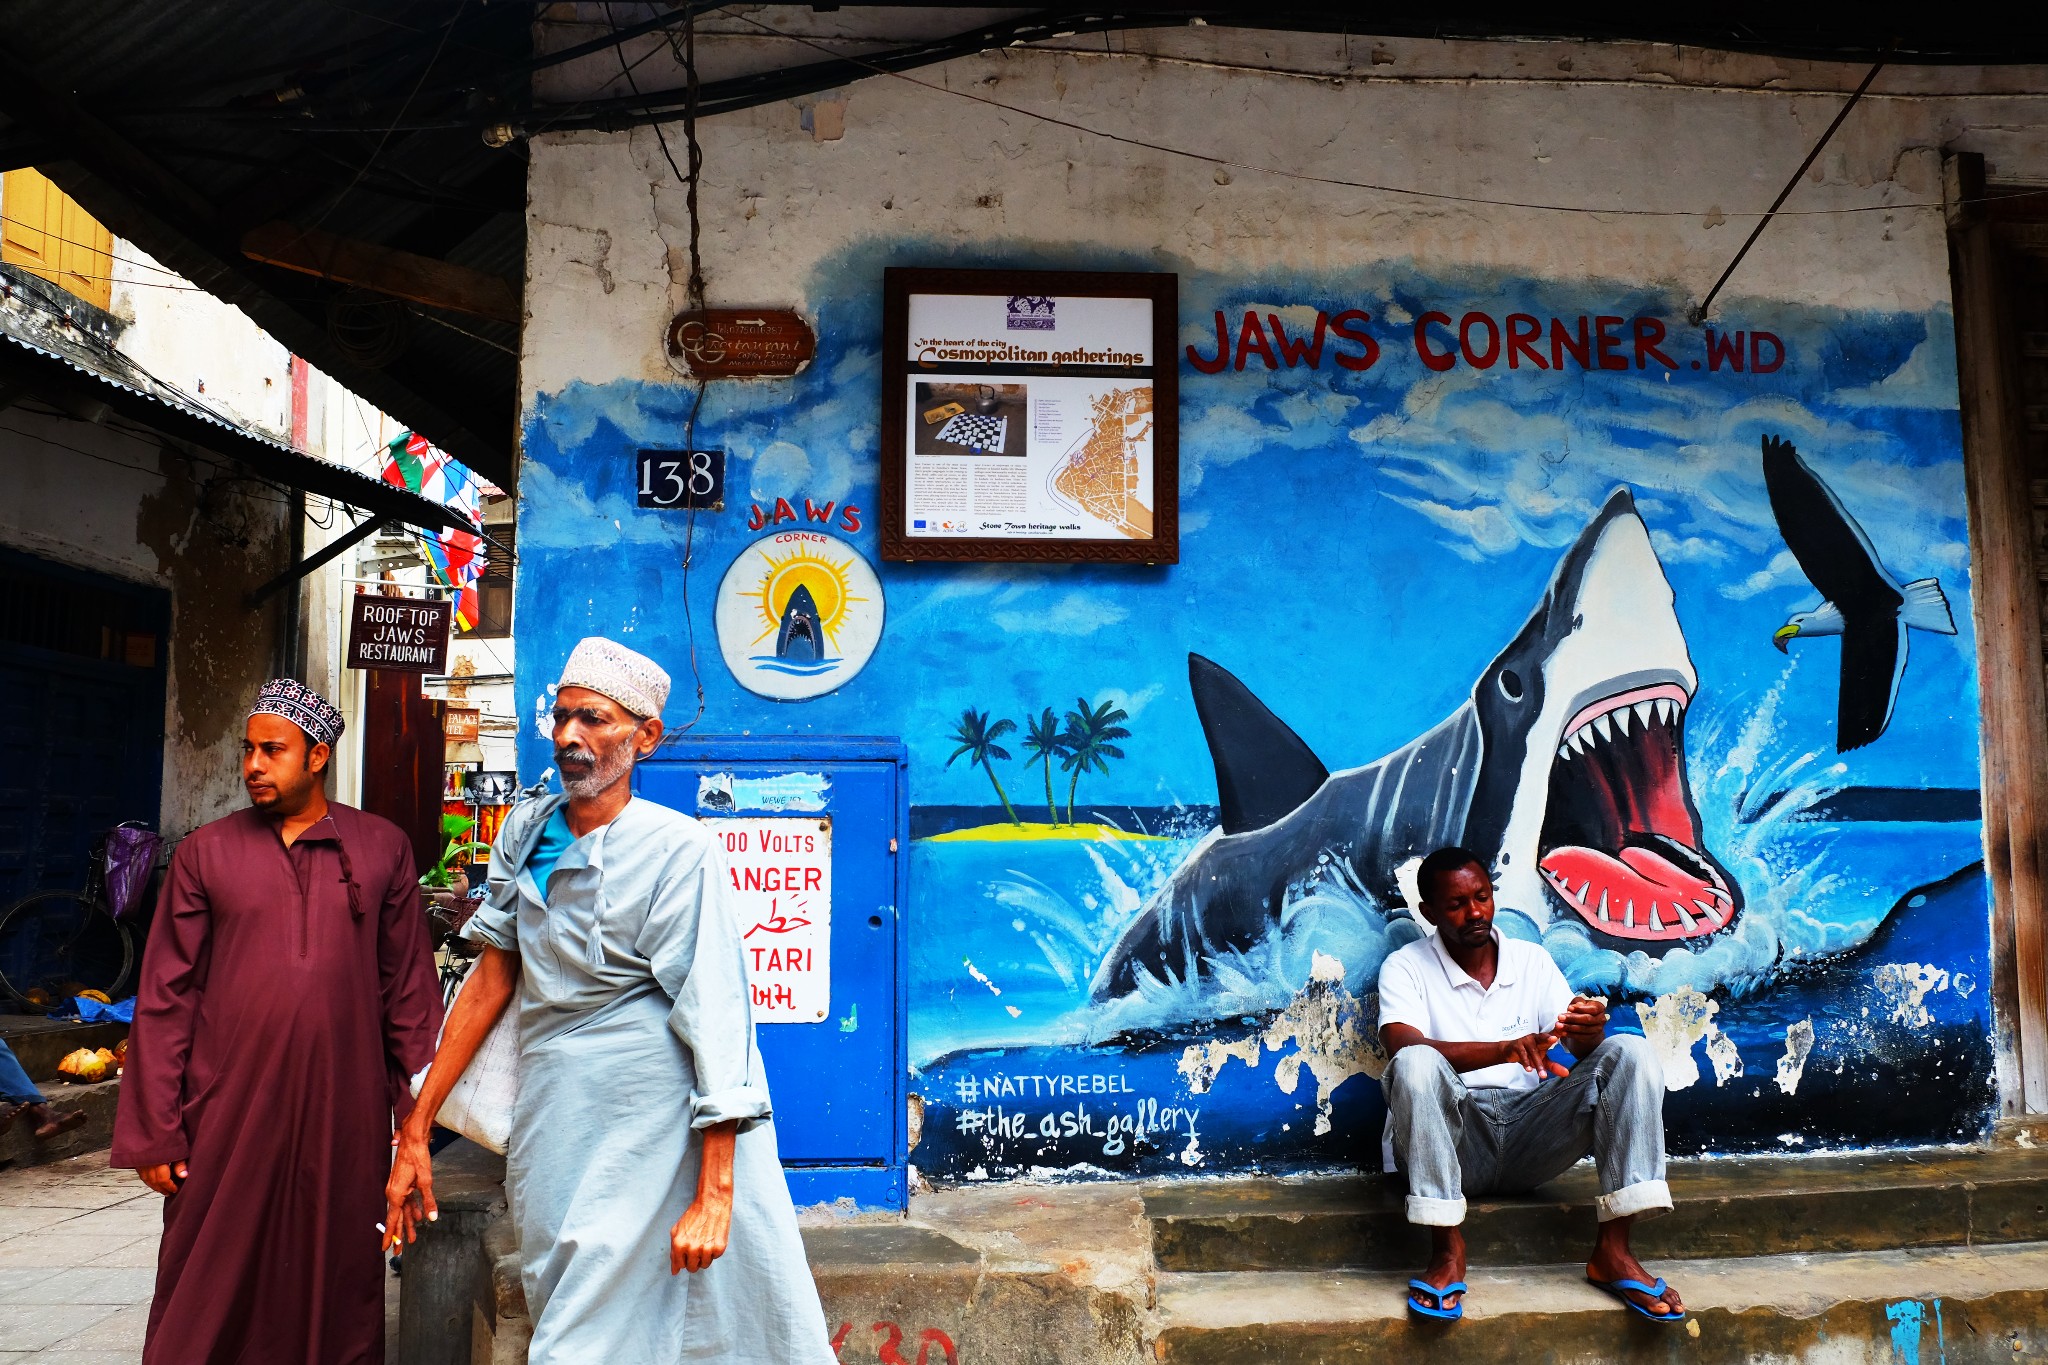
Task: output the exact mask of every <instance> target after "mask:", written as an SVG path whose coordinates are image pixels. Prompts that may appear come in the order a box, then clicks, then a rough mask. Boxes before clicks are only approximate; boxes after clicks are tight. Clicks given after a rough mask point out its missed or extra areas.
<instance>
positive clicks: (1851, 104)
mask: <svg viewBox="0 0 2048 1365" xmlns="http://www.w3.org/2000/svg"><path fill="white" fill-rule="evenodd" d="M1882 70H1884V59H1883V58H1879V59H1878V61H1877V64H1876V65H1875V66H1873V67H1871V68H1870V72H1869V74H1868V75H1866V76H1865V77H1864V78H1863V84H1861V85H1859V86H1857V87H1856V90H1855V92H1854V93H1853V94H1851V95H1850V96H1849V99H1848V101H1847V102H1846V103H1845V104H1843V105H1842V107H1841V109H1839V110H1838V111H1836V114H1835V121H1834V122H1833V123H1830V124H1829V125H1828V127H1827V131H1826V132H1824V133H1822V134H1821V135H1820V140H1819V141H1818V142H1816V143H1814V144H1813V150H1812V151H1810V152H1808V153H1807V154H1806V160H1804V161H1802V162H1800V163H1799V169H1798V170H1796V171H1794V172H1792V176H1791V178H1790V179H1788V180H1787V181H1786V182H1785V188H1784V189H1782V190H1779V191H1778V197H1777V198H1776V199H1773V200H1772V201H1771V206H1770V208H1768V209H1766V210H1765V211H1764V216H1763V217H1761V218H1759V219H1757V222H1756V226H1755V227H1754V228H1753V229H1751V230H1750V234H1749V236H1748V237H1747V238H1745V239H1744V240H1743V243H1742V248H1741V250H1739V251H1737V252H1736V253H1735V259H1734V260H1732V261H1730V262H1728V268H1727V269H1726V270H1724V271H1722V272H1721V278H1720V279H1718V280H1715V281H1714V287H1713V288H1712V289H1709V290H1708V291H1707V296H1706V297H1705V298H1703V299H1701V300H1700V302H1699V306H1698V307H1696V308H1694V309H1692V310H1691V314H1690V318H1689V321H1690V322H1691V323H1692V325H1693V326H1695V327H1697V326H1699V325H1700V324H1701V323H1703V322H1705V321H1706V320H1707V310H1708V309H1709V308H1712V307H1713V306H1714V299H1715V297H1716V296H1718V295H1719V294H1720V292H1721V286H1722V285H1724V284H1726V283H1728V280H1729V278H1730V277H1731V276H1733V275H1734V274H1735V267H1737V266H1739V265H1741V264H1742V258H1743V257H1745V256H1747V255H1748V254H1749V249H1750V248H1751V247H1753V246H1755V245H1756V239H1757V238H1759V237H1761V236H1763V235H1764V229H1765V228H1767V227H1769V226H1770V225H1771V217H1772V215H1773V214H1775V213H1777V211H1778V210H1779V209H1780V208H1783V207H1784V205H1785V200H1786V199H1788V198H1789V197H1791V194H1792V191H1793V190H1794V189H1795V188H1797V187H1798V184H1799V181H1800V179H1801V178H1802V177H1803V176H1805V174H1806V168H1807V167H1808V166H1811V165H1812V164H1813V163H1814V160H1815V158H1817V157H1819V156H1820V154H1821V149H1822V148H1824V147H1826V146H1827V145H1828V139H1830V138H1832V137H1833V136H1834V135H1835V130H1836V129H1837V128H1840V127H1841V126H1842V120H1844V119H1846V118H1848V117H1849V111H1850V110H1851V109H1854V108H1855V107H1856V103H1857V101H1858V100H1861V99H1862V98H1863V92H1864V91H1866V90H1868V89H1869V88H1870V83H1871V82H1872V81H1874V80H1876V79H1877V73H1878V72H1880V71H1882Z"/></svg>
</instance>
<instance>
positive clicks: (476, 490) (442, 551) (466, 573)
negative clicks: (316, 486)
mask: <svg viewBox="0 0 2048 1365" xmlns="http://www.w3.org/2000/svg"><path fill="white" fill-rule="evenodd" d="M383 478H384V482H386V483H388V484H390V485H392V486H393V487H394V488H403V489H406V490H407V491H409V492H412V493H417V494H419V496H421V497H423V498H426V499H428V500H429V501H432V502H438V503H440V504H442V505H443V506H445V507H451V508H453V509H454V510H456V511H458V512H460V513H461V514H462V515H463V516H465V517H467V518H469V520H470V521H472V522H476V521H477V520H479V518H480V516H481V513H482V509H483V495H482V490H481V488H480V487H479V486H478V483H477V478H476V475H474V474H472V473H470V472H469V470H468V469H467V468H465V467H464V466H463V465H462V463H461V462H460V461H458V460H456V459H455V458H454V457H453V456H451V455H449V454H447V453H446V452H445V451H442V450H438V449H436V448H435V447H434V446H433V445H431V444H430V443H429V442H428V441H427V438H426V437H424V436H421V435H420V434H418V433H417V432H407V433H406V434H404V435H403V436H400V437H399V438H398V439H397V440H395V441H393V442H391V444H390V445H388V446H386V447H385V449H384V474H383ZM420 543H421V544H422V545H424V546H425V547H426V551H427V560H428V562H429V564H430V566H431V567H432V569H433V572H434V576H435V577H436V578H437V579H439V580H440V582H441V585H442V586H443V587H445V588H447V589H448V591H449V594H450V596H452V597H453V598H454V599H455V628H456V629H457V630H458V631H463V632H467V631H472V630H475V629H476V626H477V621H478V619H479V614H480V613H479V603H478V593H477V580H478V579H479V578H481V577H483V572H484V543H483V540H482V538H481V537H479V536H477V535H475V534H474V533H472V532H469V531H449V530H440V531H430V532H424V533H422V534H421V536H420Z"/></svg>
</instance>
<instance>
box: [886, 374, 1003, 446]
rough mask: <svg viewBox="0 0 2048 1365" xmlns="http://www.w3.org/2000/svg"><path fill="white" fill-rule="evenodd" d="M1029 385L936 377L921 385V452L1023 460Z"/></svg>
mask: <svg viewBox="0 0 2048 1365" xmlns="http://www.w3.org/2000/svg"><path fill="white" fill-rule="evenodd" d="M1024 406H1025V386H1024V385H1022V384H979V383H975V382H973V381H968V380H963V381H932V382H926V383H920V384H919V385H918V386H917V392H916V404H915V409H914V411H913V412H912V413H911V431H912V436H911V451H912V453H913V454H916V455H925V456H945V455H1000V456H1005V457H1008V458H1012V459H1019V460H1021V459H1023V458H1024V454H1025V431H1024Z"/></svg>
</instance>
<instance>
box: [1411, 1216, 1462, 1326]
mask: <svg viewBox="0 0 2048 1365" xmlns="http://www.w3.org/2000/svg"><path fill="white" fill-rule="evenodd" d="M1429 1232H1430V1238H1429V1240H1430V1248H1429V1267H1428V1268H1427V1269H1425V1270H1424V1271H1423V1272H1422V1273H1421V1274H1420V1275H1418V1276H1416V1277H1415V1278H1416V1279H1418V1280H1421V1281H1422V1282H1423V1283H1424V1284H1428V1285H1434V1286H1435V1287H1436V1288H1438V1289H1441V1288H1443V1287H1444V1286H1445V1285H1447V1284H1456V1283H1457V1282H1458V1281H1460V1280H1462V1279H1464V1278H1465V1234H1464V1233H1463V1232H1461V1231H1459V1230H1458V1229H1457V1228H1431V1229H1430V1230H1429ZM1464 1297H1465V1296H1464V1295H1463V1294H1446V1295H1444V1296H1443V1298H1442V1299H1440V1300H1438V1303H1437V1306H1438V1307H1439V1308H1442V1309H1444V1310H1445V1311H1449V1310H1450V1309H1453V1308H1456V1307H1457V1306H1458V1303H1459V1301H1460V1300H1461V1299H1463V1298H1464Z"/></svg>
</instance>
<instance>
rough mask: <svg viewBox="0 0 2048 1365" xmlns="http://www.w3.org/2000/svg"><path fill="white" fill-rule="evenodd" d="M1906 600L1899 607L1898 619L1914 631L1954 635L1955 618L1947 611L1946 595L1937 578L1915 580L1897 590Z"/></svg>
mask: <svg viewBox="0 0 2048 1365" xmlns="http://www.w3.org/2000/svg"><path fill="white" fill-rule="evenodd" d="M1899 591H1900V592H1902V593H1904V594H1905V597H1906V600H1905V602H1904V604H1902V605H1901V606H1900V607H1899V619H1900V620H1902V621H1904V622H1905V623H1906V624H1907V625H1909V626H1911V627H1912V628H1913V629H1915V630H1931V631H1933V632H1934V633H1935V634H1937V635H1953V634H1955V633H1956V618H1955V615H1954V614H1953V613H1952V612H1951V611H1950V610H1949V606H1948V594H1947V593H1945V592H1943V591H1942V590H1941V580H1940V579H1938V578H1916V579H1914V580H1913V581H1912V582H1911V583H1908V584H1906V585H1905V586H1904V587H1903V588H1901V589H1899Z"/></svg>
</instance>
